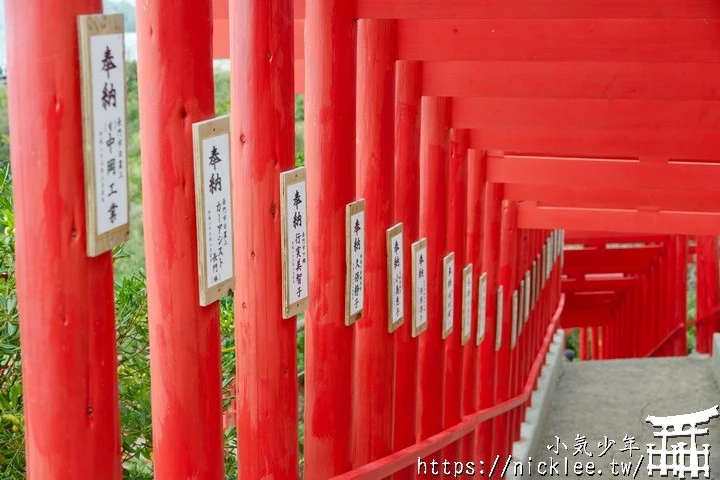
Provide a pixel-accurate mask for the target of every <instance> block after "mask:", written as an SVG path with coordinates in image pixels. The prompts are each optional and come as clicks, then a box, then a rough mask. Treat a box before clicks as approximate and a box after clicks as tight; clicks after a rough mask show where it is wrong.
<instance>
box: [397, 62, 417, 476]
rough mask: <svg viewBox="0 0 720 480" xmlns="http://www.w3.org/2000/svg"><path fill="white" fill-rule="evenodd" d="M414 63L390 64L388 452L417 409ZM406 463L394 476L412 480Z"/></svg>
mask: <svg viewBox="0 0 720 480" xmlns="http://www.w3.org/2000/svg"><path fill="white" fill-rule="evenodd" d="M421 71H422V65H421V64H420V63H419V62H396V63H395V79H396V81H395V176H394V181H395V185H394V195H395V198H394V203H393V205H394V208H395V221H396V222H402V224H403V245H404V248H403V258H404V265H405V266H406V267H405V268H406V270H405V271H404V281H403V291H404V292H405V298H404V308H403V312H404V313H405V315H404V316H405V321H404V323H403V324H402V325H401V326H400V328H399V329H398V330H397V331H396V332H397V333H395V388H394V392H393V399H394V415H393V422H394V428H393V450H395V451H397V450H400V449H403V448H405V447H408V446H410V445H413V444H414V443H415V431H416V426H417V424H418V422H417V418H416V414H415V412H416V408H417V398H418V396H417V392H418V384H417V373H418V351H417V348H418V347H417V344H418V342H417V340H415V339H414V338H413V337H412V294H411V289H412V272H411V268H410V265H412V263H411V262H412V261H413V259H412V248H411V245H412V242H413V241H415V240H416V239H417V238H418V224H419V216H418V208H417V206H418V204H419V201H420V198H419V196H420V193H419V191H420V80H421V77H420V75H421ZM415 472H416V470H415V469H414V468H412V467H408V468H407V469H405V470H402V471H401V472H398V473H396V474H395V476H394V478H395V479H396V480H412V479H414V478H415V475H416V473H415Z"/></svg>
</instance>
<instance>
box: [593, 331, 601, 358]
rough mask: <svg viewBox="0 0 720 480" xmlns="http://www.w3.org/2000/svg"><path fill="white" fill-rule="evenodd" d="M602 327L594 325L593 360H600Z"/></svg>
mask: <svg viewBox="0 0 720 480" xmlns="http://www.w3.org/2000/svg"><path fill="white" fill-rule="evenodd" d="M599 328H600V327H593V328H592V359H593V360H600V342H599V340H600V335H599V332H598V330H599Z"/></svg>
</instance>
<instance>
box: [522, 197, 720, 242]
mask: <svg viewBox="0 0 720 480" xmlns="http://www.w3.org/2000/svg"><path fill="white" fill-rule="evenodd" d="M518 222H519V226H520V228H557V227H563V226H566V227H569V228H573V229H577V230H590V231H594V230H597V229H598V228H602V225H612V228H613V230H616V231H619V232H626V233H637V232H641V233H647V234H664V235H668V234H682V235H713V234H715V233H717V232H718V231H720V213H716V212H713V213H706V212H673V211H660V212H658V211H637V210H612V209H586V208H542V207H536V206H534V205H530V204H527V203H522V204H520V207H519V211H518Z"/></svg>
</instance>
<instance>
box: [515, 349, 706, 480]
mask: <svg viewBox="0 0 720 480" xmlns="http://www.w3.org/2000/svg"><path fill="white" fill-rule="evenodd" d="M710 365H711V363H710V360H709V359H708V358H697V357H695V358H687V357H686V358H659V359H639V360H611V361H596V362H583V363H577V362H575V363H566V364H565V369H564V371H563V372H562V376H561V378H560V380H559V382H558V387H557V390H556V394H555V399H554V402H553V404H552V405H551V408H550V409H549V410H548V416H547V417H546V419H545V427H544V429H543V432H542V433H541V435H540V441H539V443H538V450H537V451H536V452H535V454H534V455H533V468H534V469H533V472H532V477H540V476H541V475H540V474H538V471H537V469H536V468H537V462H541V461H546V462H549V461H550V457H552V458H553V460H555V461H559V466H558V467H557V468H558V472H557V473H556V472H554V471H553V472H552V473H553V476H555V477H558V476H562V477H565V478H589V476H588V474H587V473H584V474H583V475H576V474H575V473H574V472H573V471H572V469H573V467H574V464H575V462H578V461H580V462H583V465H587V462H590V461H592V462H593V463H594V465H595V474H594V475H593V477H594V478H598V477H599V478H603V477H605V478H622V477H624V478H633V472H634V471H635V467H636V465H637V463H638V461H639V460H640V457H641V455H644V459H643V462H642V464H641V466H640V468H639V469H638V472H637V476H636V477H635V478H638V479H645V478H655V479H657V478H660V475H659V474H658V473H657V472H655V473H654V475H653V477H649V476H648V470H647V466H648V455H647V444H648V443H653V444H656V445H657V448H660V439H659V438H653V436H652V434H653V431H654V430H658V431H659V429H653V427H652V426H651V425H650V424H649V423H645V418H646V417H647V416H648V415H652V416H670V415H679V414H685V413H693V412H697V411H701V410H706V409H708V408H712V407H714V406H715V405H718V404H719V403H720V393H719V391H718V388H717V386H716V384H715V381H714V379H713V376H712V373H711V369H710ZM702 427H703V426H701V428H702ZM704 427H707V428H709V430H710V432H709V435H708V436H703V437H698V444H699V445H702V444H704V443H708V444H710V445H711V448H710V478H717V479H720V418H714V419H712V420H711V421H710V423H709V424H708V425H705V426H704ZM686 428H687V427H686ZM578 434H579V435H580V436H585V437H586V438H587V442H588V443H587V451H588V453H592V455H593V456H592V458H591V457H589V456H587V455H584V454H582V453H578V454H576V455H574V456H573V453H574V451H575V445H576V437H577V435H578ZM625 435H627V436H628V437H635V444H634V447H638V448H639V450H633V452H632V458H631V457H630V455H629V451H622V452H621V451H620V450H621V449H623V448H625V447H626V443H625V442H624V441H623V439H624V438H625ZM556 436H557V437H559V438H560V442H561V443H560V445H559V455H558V454H555V452H554V451H550V450H548V449H547V446H548V445H551V446H552V447H553V448H552V450H555V446H556V443H557V440H556V438H555V437H556ZM606 436H607V437H608V439H609V440H614V441H615V444H614V445H612V447H611V448H610V449H609V450H608V451H607V453H605V454H604V455H603V456H602V457H598V456H599V455H600V453H601V452H602V451H603V449H604V445H603V446H602V447H598V443H603V442H604V439H605V437H606ZM683 441H684V442H687V443H688V444H689V439H688V438H687V437H684V438H680V439H669V440H668V446H672V445H673V444H676V443H678V442H683ZM562 443H564V444H565V445H567V450H566V449H565V448H564V447H563V445H562ZM565 458H568V465H569V472H570V473H569V475H567V476H566V475H565V472H564V469H565ZM613 460H615V461H617V462H624V463H625V464H628V463H629V462H632V463H631V465H630V468H631V470H630V471H629V472H627V473H626V474H623V472H622V468H623V467H622V465H621V464H618V465H616V466H615V467H614V468H615V472H616V473H617V475H616V476H615V475H613V467H612V465H611V462H612V461H613ZM653 463H654V464H657V463H659V458H658V457H655V458H654V460H653ZM626 468H627V467H626ZM598 470H599V471H598ZM600 472H602V473H601V474H600V475H598V474H599V473H600ZM545 476H550V473H549V472H548V474H547V475H545ZM523 477H524V478H530V477H528V475H527V472H524V475H523ZM670 477H671V478H672V474H671V475H670ZM686 478H690V475H689V474H687V475H686ZM700 478H705V477H704V475H703V474H702V473H701V474H700Z"/></svg>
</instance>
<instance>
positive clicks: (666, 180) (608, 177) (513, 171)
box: [487, 155, 720, 230]
mask: <svg viewBox="0 0 720 480" xmlns="http://www.w3.org/2000/svg"><path fill="white" fill-rule="evenodd" d="M487 165H488V167H487V178H488V182H496V183H522V184H526V185H548V186H558V187H565V186H566V185H574V186H575V187H581V188H607V187H608V186H612V187H613V188H614V189H616V190H617V191H620V190H630V189H643V190H662V191H680V192H682V191H686V190H687V189H689V188H691V189H692V190H694V191H696V192H708V193H711V192H715V191H717V188H718V187H717V179H718V178H720V164H717V163H700V162H650V161H648V162H642V161H637V160H607V159H582V158H560V157H535V156H514V155H506V156H502V157H501V156H497V155H489V156H488V159H487ZM601 230H602V229H601Z"/></svg>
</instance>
